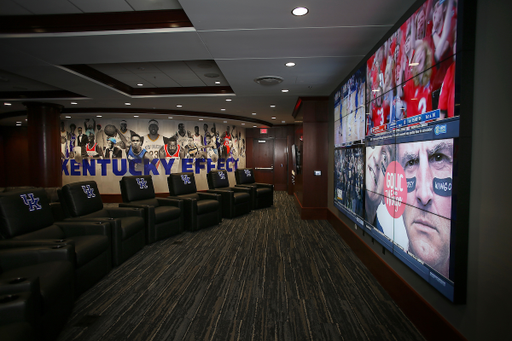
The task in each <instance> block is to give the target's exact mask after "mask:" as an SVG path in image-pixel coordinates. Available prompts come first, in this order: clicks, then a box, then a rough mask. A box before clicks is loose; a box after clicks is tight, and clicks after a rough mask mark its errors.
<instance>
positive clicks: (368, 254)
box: [327, 210, 467, 341]
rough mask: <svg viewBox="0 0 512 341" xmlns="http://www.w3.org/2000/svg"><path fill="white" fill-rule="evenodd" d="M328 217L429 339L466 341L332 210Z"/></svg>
mask: <svg viewBox="0 0 512 341" xmlns="http://www.w3.org/2000/svg"><path fill="white" fill-rule="evenodd" d="M327 211H328V212H327V216H328V218H327V220H328V221H329V222H330V223H331V225H332V226H333V227H334V229H335V231H336V232H337V233H338V234H339V235H340V236H341V237H342V238H343V240H344V241H345V242H346V243H347V244H348V245H349V246H350V248H351V249H352V251H354V253H355V254H356V256H357V257H358V258H359V259H360V260H361V261H362V262H363V264H364V265H365V266H366V267H367V268H368V270H370V272H371V273H372V275H373V276H374V277H375V278H376V279H377V281H378V282H379V283H380V284H381V285H382V287H383V288H384V289H385V290H386V291H387V292H388V294H389V295H390V296H391V297H392V298H393V300H394V301H395V302H396V304H397V305H398V306H399V307H400V309H402V311H403V312H404V314H405V315H406V316H407V317H408V318H409V320H411V322H412V323H413V324H414V325H415V326H416V328H418V330H419V331H420V332H421V333H422V334H423V336H424V337H425V338H426V339H427V340H436V341H438V340H450V341H457V340H461V341H467V339H466V338H465V337H464V336H463V335H462V334H461V333H460V332H459V331H458V330H457V329H455V328H454V327H453V326H452V325H451V324H450V323H449V322H448V321H447V320H446V319H445V318H444V317H443V316H442V315H441V314H439V313H438V312H437V310H435V309H434V308H433V307H432V306H431V305H430V304H429V303H428V302H427V301H426V300H425V299H424V298H423V297H422V296H421V295H420V294H418V293H417V292H416V290H414V289H413V288H412V287H411V286H410V285H409V283H407V282H406V281H405V280H404V279H403V278H402V277H401V276H400V275H398V273H396V272H395V270H393V268H391V267H390V266H389V265H388V264H387V263H386V262H385V261H384V260H383V259H382V258H381V257H380V256H379V255H378V254H377V253H376V252H375V251H374V250H373V249H371V248H370V247H369V246H368V245H367V244H366V243H365V242H364V241H363V240H362V239H361V237H359V236H358V235H357V234H356V233H355V232H354V230H352V229H351V228H350V227H348V226H347V225H346V224H345V223H344V222H343V221H342V220H340V218H339V217H337V216H336V215H335V214H334V213H332V211H331V210H327Z"/></svg>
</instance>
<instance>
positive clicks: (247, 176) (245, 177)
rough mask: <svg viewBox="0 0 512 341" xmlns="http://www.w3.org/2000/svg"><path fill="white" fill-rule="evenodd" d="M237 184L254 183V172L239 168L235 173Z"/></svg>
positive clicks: (249, 169)
mask: <svg viewBox="0 0 512 341" xmlns="http://www.w3.org/2000/svg"><path fill="white" fill-rule="evenodd" d="M235 177H236V183H237V184H239V185H241V184H252V183H254V170H253V169H252V168H239V169H237V170H236V171H235Z"/></svg>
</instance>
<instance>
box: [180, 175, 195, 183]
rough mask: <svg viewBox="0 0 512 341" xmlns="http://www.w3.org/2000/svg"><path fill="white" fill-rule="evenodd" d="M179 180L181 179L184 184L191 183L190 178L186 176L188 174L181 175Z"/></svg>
mask: <svg viewBox="0 0 512 341" xmlns="http://www.w3.org/2000/svg"><path fill="white" fill-rule="evenodd" d="M181 181H183V184H184V185H190V184H191V183H192V182H190V178H189V177H188V175H182V176H181Z"/></svg>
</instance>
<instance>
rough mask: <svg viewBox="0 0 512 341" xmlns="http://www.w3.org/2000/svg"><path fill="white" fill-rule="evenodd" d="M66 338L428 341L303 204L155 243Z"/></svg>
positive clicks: (85, 309) (85, 310)
mask: <svg viewBox="0 0 512 341" xmlns="http://www.w3.org/2000/svg"><path fill="white" fill-rule="evenodd" d="M65 340H95V341H96V340H173V341H179V340H241V341H246V340H291V341H297V340H349V341H353V340H407V341H410V340H423V337H422V336H421V334H420V333H419V332H418V331H417V330H416V328H415V327H414V326H413V325H412V323H411V322H410V321H409V320H408V319H407V318H406V317H405V316H404V314H403V313H402V312H401V311H400V309H399V308H398V307H397V306H396V304H395V303H394V302H393V300H392V299H391V298H390V297H389V296H388V294H387V293H386V292H385V291H384V289H382V287H381V286H380V285H379V284H378V283H377V281H376V280H375V279H374V278H373V276H372V275H371V274H370V272H369V271H368V270H367V269H366V268H365V267H364V265H363V264H362V263H361V262H360V260H359V259H358V258H357V257H356V256H355V255H354V254H353V252H352V251H351V250H350V248H348V246H347V245H346V244H345V243H344V242H343V240H342V239H341V237H339V235H338V234H336V232H335V231H334V230H333V228H332V227H331V225H330V224H329V223H328V222H327V221H312V220H310V221H302V220H300V217H299V214H298V211H297V209H296V207H295V204H294V199H293V197H292V196H289V195H288V194H287V193H286V192H276V193H275V201H274V206H273V207H271V208H267V209H262V210H257V211H253V212H251V213H250V214H248V215H245V216H243V217H239V218H236V219H224V220H223V222H222V223H221V224H220V225H217V226H214V227H211V228H208V229H204V230H200V231H198V232H194V233H189V232H185V233H183V234H180V235H178V236H174V237H172V238H170V239H167V240H164V241H160V242H157V243H154V244H152V245H149V246H146V247H145V248H144V249H143V250H141V251H140V252H139V253H137V254H136V255H135V256H133V257H132V258H131V259H129V260H128V261H126V262H125V263H124V264H122V265H121V266H119V267H117V268H115V269H114V270H112V271H111V272H110V274H109V275H108V276H107V277H105V278H104V279H103V280H102V281H101V282H100V283H98V284H97V285H96V286H95V287H93V288H92V289H90V290H89V291H88V292H86V293H85V294H83V295H82V296H81V297H80V298H79V299H78V300H77V302H76V303H75V309H74V311H73V315H72V316H71V318H70V320H69V322H68V324H67V326H66V328H65V329H64V331H63V332H62V334H61V335H60V338H59V341H65Z"/></svg>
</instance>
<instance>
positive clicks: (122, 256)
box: [59, 181, 146, 266]
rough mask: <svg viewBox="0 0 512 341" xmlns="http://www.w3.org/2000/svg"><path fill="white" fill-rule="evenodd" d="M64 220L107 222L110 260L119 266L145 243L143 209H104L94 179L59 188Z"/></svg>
mask: <svg viewBox="0 0 512 341" xmlns="http://www.w3.org/2000/svg"><path fill="white" fill-rule="evenodd" d="M59 198H60V202H61V204H62V208H63V211H64V215H65V216H66V217H67V218H66V220H65V221H95V222H105V221H108V222H109V223H110V226H111V235H112V238H111V241H112V263H113V265H114V266H118V265H120V264H122V263H123V262H124V261H126V260H127V259H128V258H130V257H131V256H133V255H134V254H135V253H137V252H138V251H139V250H140V249H142V248H143V247H144V246H145V245H146V232H145V222H144V209H142V208H128V207H112V208H103V201H102V200H101V196H100V193H99V191H98V186H97V184H96V182H95V181H82V182H74V183H71V184H67V185H65V186H63V187H62V189H61V190H59Z"/></svg>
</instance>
